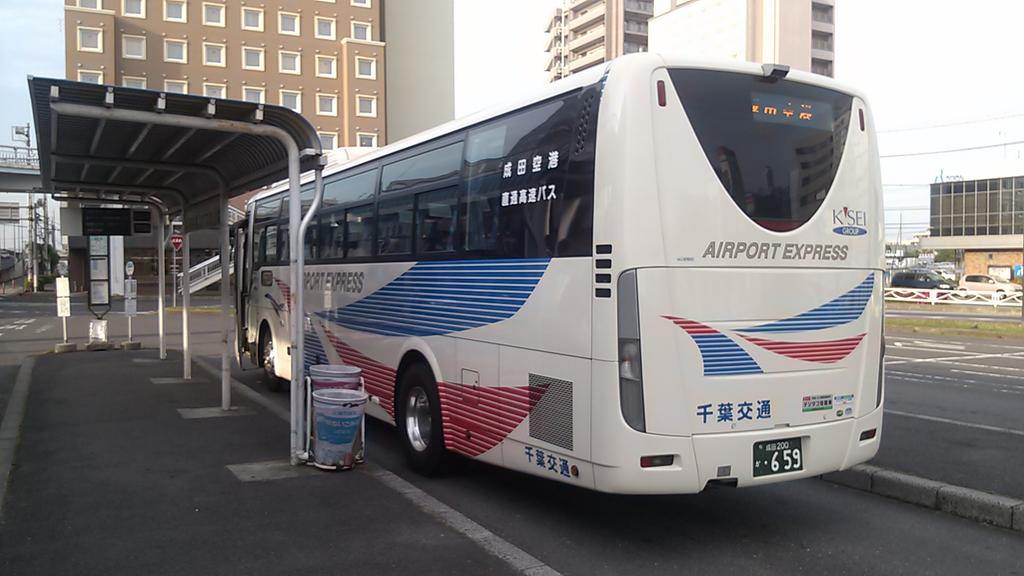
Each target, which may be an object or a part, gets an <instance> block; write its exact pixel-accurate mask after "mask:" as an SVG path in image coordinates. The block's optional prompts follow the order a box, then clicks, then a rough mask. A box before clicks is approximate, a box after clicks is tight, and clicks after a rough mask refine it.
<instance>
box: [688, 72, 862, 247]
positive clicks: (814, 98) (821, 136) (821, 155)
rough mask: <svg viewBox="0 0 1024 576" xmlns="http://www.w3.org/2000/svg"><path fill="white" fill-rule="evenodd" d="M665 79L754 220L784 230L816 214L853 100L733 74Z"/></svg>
mask: <svg viewBox="0 0 1024 576" xmlns="http://www.w3.org/2000/svg"><path fill="white" fill-rule="evenodd" d="M669 76H670V77H671V78H672V83H673V84H674V85H675V89H676V93H677V94H678V95H679V100H680V101H681V102H682V104H683V108H684V109H685V110H686V115H687V117H688V118H689V120H690V124H691V125H692V126H693V130H694V133H695V134H696V136H697V139H698V140H699V141H700V144H701V147H702V148H703V149H704V154H705V155H706V156H707V158H708V162H710V163H711V167H712V168H713V169H714V171H715V173H716V174H717V175H718V179H719V180H720V181H721V183H722V186H723V187H724V188H725V190H726V192H728V193H729V196H731V197H732V200H733V202H735V203H736V205H737V206H738V207H739V208H740V210H742V211H743V212H744V213H745V214H747V216H748V217H750V219H751V220H753V221H754V222H756V223H757V224H759V225H760V226H761V227H763V228H766V229H768V230H775V231H779V232H784V231H788V230H794V229H796V228H799V227H800V226H801V225H803V224H804V223H805V222H807V220H808V219H810V217H811V216H813V215H814V213H815V212H817V211H818V208H819V207H820V206H821V204H822V202H824V200H825V197H826V196H827V195H828V191H829V189H831V187H832V181H833V179H834V178H835V175H836V170H837V169H838V167H839V161H840V159H841V158H842V155H843V148H844V146H845V143H846V133H847V129H848V127H849V124H850V107H851V104H852V101H853V98H852V97H851V96H849V95H847V94H843V93H841V92H836V91H834V90H829V89H827V88H821V87H818V86H810V85H807V84H800V83H797V82H791V81H787V80H780V81H777V82H774V83H769V82H766V81H764V80H763V79H762V78H761V77H759V76H751V75H748V74H739V73H734V72H716V71H711V70H687V69H677V70H670V71H669Z"/></svg>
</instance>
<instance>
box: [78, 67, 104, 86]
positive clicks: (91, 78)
mask: <svg viewBox="0 0 1024 576" xmlns="http://www.w3.org/2000/svg"><path fill="white" fill-rule="evenodd" d="M78 81H79V82H89V83H90V84H103V72H100V71H98V70H79V71H78Z"/></svg>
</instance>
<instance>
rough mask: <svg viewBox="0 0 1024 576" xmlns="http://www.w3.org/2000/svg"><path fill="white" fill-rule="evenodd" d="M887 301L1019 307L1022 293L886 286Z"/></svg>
mask: <svg viewBox="0 0 1024 576" xmlns="http://www.w3.org/2000/svg"><path fill="white" fill-rule="evenodd" d="M885 299H886V300H888V301H889V302H915V303H919V304H968V305H974V306H992V307H993V308H998V307H1000V306H1009V307H1011V308H1020V306H1021V300H1022V293H1021V292H1020V291H1017V292H976V291H973V290H926V289H916V288H886V289H885Z"/></svg>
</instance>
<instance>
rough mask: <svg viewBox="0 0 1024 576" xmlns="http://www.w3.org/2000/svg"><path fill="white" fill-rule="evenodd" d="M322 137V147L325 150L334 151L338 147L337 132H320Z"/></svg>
mask: <svg viewBox="0 0 1024 576" xmlns="http://www.w3.org/2000/svg"><path fill="white" fill-rule="evenodd" d="M317 134H319V135H320V147H321V148H323V149H324V150H334V149H335V148H337V147H338V134H337V133H336V132H318V133H317Z"/></svg>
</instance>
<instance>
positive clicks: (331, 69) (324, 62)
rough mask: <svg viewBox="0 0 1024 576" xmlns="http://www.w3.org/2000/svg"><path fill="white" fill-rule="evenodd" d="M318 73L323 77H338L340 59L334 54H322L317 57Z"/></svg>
mask: <svg viewBox="0 0 1024 576" xmlns="http://www.w3.org/2000/svg"><path fill="white" fill-rule="evenodd" d="M316 75H317V76H320V77H322V78H337V76H338V59H337V58H335V57H334V56H321V55H319V54H318V55H317V57H316Z"/></svg>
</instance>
